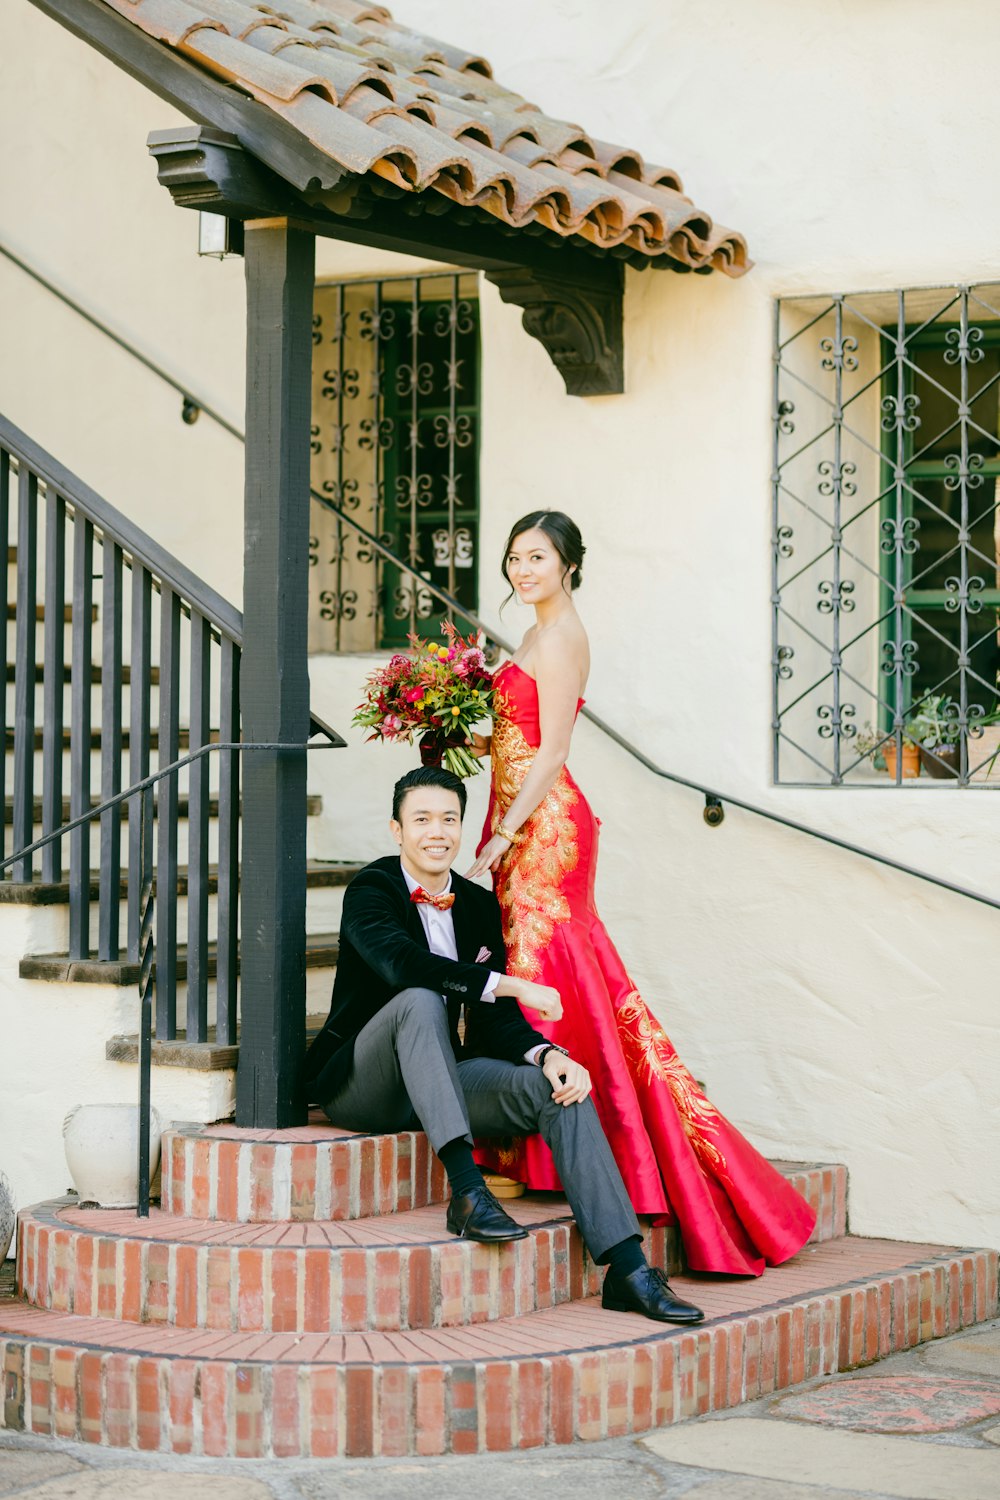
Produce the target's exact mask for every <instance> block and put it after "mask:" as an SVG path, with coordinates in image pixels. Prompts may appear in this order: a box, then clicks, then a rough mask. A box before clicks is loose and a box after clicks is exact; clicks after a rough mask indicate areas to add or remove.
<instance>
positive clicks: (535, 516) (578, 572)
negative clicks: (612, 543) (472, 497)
mask: <svg viewBox="0 0 1000 1500" xmlns="http://www.w3.org/2000/svg"><path fill="white" fill-rule="evenodd" d="M536 528H537V529H538V530H539V531H544V532H545V535H546V536H547V537H548V539H549V541H550V542H551V543H552V545H553V547H554V548H555V549H556V551H557V552H558V554H559V559H560V561H561V562H562V565H563V583H565V581H566V577H567V575H568V576H569V586H570V589H578V588H579V587H580V584H581V583H582V582H583V558H584V554H585V552H586V550H587V549H586V547H585V546H584V545H583V537H582V536H581V535H580V528H579V526H578V525H577V524H576V522H575V521H573V520H571V519H570V517H569V516H568V515H566V513H565V511H561V510H532V511H529V512H528V514H527V515H526V516H522V517H521V519H520V520H519V521H516V522H515V523H514V525H513V526H512V527H511V531H510V536H509V537H508V538H507V544H506V546H505V547H504V549H503V557H502V558H501V560H500V572H501V573H502V574H503V578H504V582H505V583H507V584H509V583H510V579H509V578H508V577H507V559H508V557H509V556H510V549H511V547H513V545H514V541H515V538H517V537H519V536H520V535H521V534H522V532H525V531H534V530H535V529H536ZM570 568H572V569H573V572H572V573H570ZM513 597H514V590H513V587H512V588H511V591H510V593H509V594H508V595H507V597H506V599H505V600H504V601H503V604H502V605H501V606H500V607H501V609H503V608H504V606H505V605H507V604H509V603H510V601H511V600H512V599H513Z"/></svg>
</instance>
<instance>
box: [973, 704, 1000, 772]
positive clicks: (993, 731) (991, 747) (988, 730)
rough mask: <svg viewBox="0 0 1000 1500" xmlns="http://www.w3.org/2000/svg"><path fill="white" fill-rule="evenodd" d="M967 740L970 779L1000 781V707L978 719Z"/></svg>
mask: <svg viewBox="0 0 1000 1500" xmlns="http://www.w3.org/2000/svg"><path fill="white" fill-rule="evenodd" d="M972 728H973V729H975V728H980V729H981V730H982V733H981V734H976V733H974V732H970V733H969V735H968V738H967V740H966V746H967V749H968V752H969V780H970V781H1000V707H998V708H994V710H993V712H992V713H989V714H985V715H984V716H983V718H981V719H977V720H976V723H975V725H974V726H972Z"/></svg>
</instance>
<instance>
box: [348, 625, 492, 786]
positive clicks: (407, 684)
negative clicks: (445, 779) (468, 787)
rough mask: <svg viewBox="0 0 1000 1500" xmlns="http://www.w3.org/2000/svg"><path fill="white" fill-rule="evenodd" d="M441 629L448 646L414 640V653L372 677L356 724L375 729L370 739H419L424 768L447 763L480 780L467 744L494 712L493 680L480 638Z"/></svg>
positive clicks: (409, 741) (397, 657)
mask: <svg viewBox="0 0 1000 1500" xmlns="http://www.w3.org/2000/svg"><path fill="white" fill-rule="evenodd" d="M441 630H442V633H443V634H444V636H445V637H446V639H447V644H441V645H439V644H437V643H436V642H434V641H425V640H421V639H420V637H419V636H416V635H411V636H410V637H409V641H410V650H409V651H408V652H403V651H399V652H397V653H396V655H395V656H393V657H391V658H390V660H389V661H388V662H387V663H386V665H385V666H384V667H378V668H377V669H376V670H375V671H374V672H372V673H371V674H370V675H369V677H368V678H367V679H366V684H365V687H366V691H365V696H364V700H363V702H361V703H360V704H359V705H358V709H357V712H356V713H355V715H354V720H353V722H354V723H355V724H358V725H360V726H361V727H362V728H363V729H369V730H371V733H370V734H369V735H368V739H369V740H390V741H392V740H403V741H404V742H405V743H406V744H408V745H412V744H413V740H414V737H415V736H417V735H419V736H420V759H421V760H422V761H423V763H424V765H441V764H442V763H443V764H444V765H445V766H446V767H447V769H448V770H449V771H452V772H454V774H455V775H456V776H475V775H476V774H477V773H478V771H479V769H480V765H479V761H478V760H477V759H476V757H475V756H474V755H470V754H469V751H468V750H467V748H466V743H465V742H466V740H467V739H468V737H469V734H470V732H471V730H472V726H473V725H474V724H477V723H478V722H479V721H480V720H481V719H484V718H486V717H487V716H488V715H489V713H490V710H491V707H492V702H493V677H492V674H491V673H490V672H489V670H488V669H487V666H486V658H485V656H484V655H483V651H482V648H481V646H480V645H479V642H478V639H477V637H476V636H474V635H471V636H469V637H468V639H467V640H466V639H465V638H464V637H463V636H460V635H459V634H458V632H457V631H456V629H455V627H454V625H452V624H451V623H450V622H446V623H445V624H444V625H442V626H441Z"/></svg>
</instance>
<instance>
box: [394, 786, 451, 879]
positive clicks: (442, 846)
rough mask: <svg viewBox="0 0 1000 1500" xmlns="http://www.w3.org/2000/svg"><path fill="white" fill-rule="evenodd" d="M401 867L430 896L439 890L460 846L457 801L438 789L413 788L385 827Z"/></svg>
mask: <svg viewBox="0 0 1000 1500" xmlns="http://www.w3.org/2000/svg"><path fill="white" fill-rule="evenodd" d="M389 827H390V829H391V830H392V836H393V838H394V839H395V840H396V843H397V844H398V845H399V849H400V853H401V855H402V858H403V866H404V868H405V869H406V870H407V871H408V873H409V874H410V875H411V876H412V877H413V879H414V880H416V881H419V883H420V884H421V885H422V886H423V887H424V889H425V890H426V891H428V892H430V893H431V894H432V895H433V894H435V893H436V892H438V891H440V890H443V889H444V887H445V885H446V884H447V881H448V872H449V870H450V869H451V867H452V865H453V864H454V862H455V859H456V857H457V855H458V848H459V845H460V844H461V842H462V809H461V807H460V806H459V801H458V797H457V796H456V794H455V793H454V792H450V791H448V790H447V788H445V787H441V786H421V787H414V788H413V790H412V791H409V792H407V794H406V796H405V797H404V798H403V803H402V806H401V807H400V809H399V821H398V822H397V821H396V820H395V818H394V819H393V820H392V821H391V822H390V824H389Z"/></svg>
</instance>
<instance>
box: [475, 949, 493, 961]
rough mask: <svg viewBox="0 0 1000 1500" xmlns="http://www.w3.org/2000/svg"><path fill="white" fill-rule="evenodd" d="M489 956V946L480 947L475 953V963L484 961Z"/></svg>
mask: <svg viewBox="0 0 1000 1500" xmlns="http://www.w3.org/2000/svg"><path fill="white" fill-rule="evenodd" d="M489 956H490V949H489V948H480V950H479V952H478V953H477V954H476V963H477V964H482V963H485V962H486V960H487V959H488V958H489Z"/></svg>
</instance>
